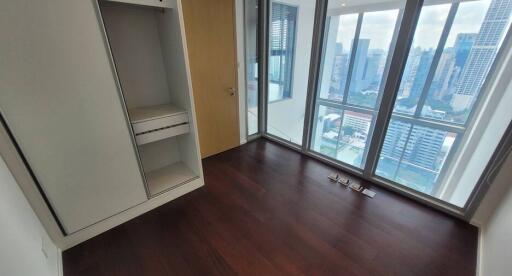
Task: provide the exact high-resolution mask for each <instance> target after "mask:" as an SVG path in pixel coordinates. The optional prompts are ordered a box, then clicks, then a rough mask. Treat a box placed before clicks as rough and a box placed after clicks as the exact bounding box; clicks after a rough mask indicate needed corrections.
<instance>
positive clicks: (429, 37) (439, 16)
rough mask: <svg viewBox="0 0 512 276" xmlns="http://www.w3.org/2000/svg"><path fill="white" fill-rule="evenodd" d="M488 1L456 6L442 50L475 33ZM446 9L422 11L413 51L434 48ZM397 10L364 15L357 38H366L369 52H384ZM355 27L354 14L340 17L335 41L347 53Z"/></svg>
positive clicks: (424, 8) (431, 8)
mask: <svg viewBox="0 0 512 276" xmlns="http://www.w3.org/2000/svg"><path fill="white" fill-rule="evenodd" d="M490 2H491V1H490V0H482V1H471V2H463V3H460V5H459V9H458V11H457V14H456V16H455V20H454V22H453V25H452V29H451V31H450V34H449V36H448V40H447V42H446V47H451V46H453V43H454V42H455V38H456V36H457V34H458V33H477V32H478V30H479V29H480V25H481V24H482V21H483V19H484V16H485V13H486V12H487V9H488V7H489V4H490ZM449 9H450V4H443V5H433V6H425V7H423V8H422V11H421V14H420V18H419V21H418V26H417V29H416V33H415V37H414V41H413V44H414V47H417V46H420V47H421V48H435V47H436V46H437V43H438V41H439V37H440V36H441V32H442V29H443V26H444V23H445V21H446V17H447V15H448V11H449ZM397 17H398V10H387V11H378V12H369V13H365V15H364V17H363V25H362V27H361V35H360V38H369V39H371V41H370V48H371V49H387V48H388V47H389V43H390V41H391V37H392V35H393V30H394V27H395V22H396V19H397ZM356 24H357V15H356V14H347V15H342V16H341V20H340V25H339V28H338V36H337V39H336V41H337V42H341V43H342V44H343V50H344V52H346V51H348V50H349V48H350V44H351V43H352V39H353V38H354V32H355V28H356Z"/></svg>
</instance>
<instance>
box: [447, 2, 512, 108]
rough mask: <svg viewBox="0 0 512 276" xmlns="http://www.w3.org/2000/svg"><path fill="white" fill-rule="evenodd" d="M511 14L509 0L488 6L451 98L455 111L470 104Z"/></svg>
mask: <svg viewBox="0 0 512 276" xmlns="http://www.w3.org/2000/svg"><path fill="white" fill-rule="evenodd" d="M511 11H512V0H493V1H492V2H491V4H490V5H489V9H488V10H487V13H486V14H485V17H484V21H483V23H482V26H481V27H480V31H479V32H478V35H477V36H476V38H475V42H474V44H473V47H471V50H470V51H469V56H468V58H467V62H466V65H465V66H464V69H463V70H462V73H461V77H460V80H459V82H458V85H457V89H456V91H455V93H454V96H453V99H452V103H451V105H452V108H453V109H454V110H455V111H461V110H464V109H468V108H470V107H471V105H472V104H473V102H474V100H475V98H476V95H477V94H478V92H479V91H480V88H481V87H482V84H483V82H484V80H485V78H486V76H487V73H488V72H489V69H490V67H491V64H492V62H493V60H494V57H495V56H496V52H497V50H498V47H499V44H500V42H501V39H502V36H503V32H504V31H505V29H506V27H507V24H508V20H509V17H510V13H511Z"/></svg>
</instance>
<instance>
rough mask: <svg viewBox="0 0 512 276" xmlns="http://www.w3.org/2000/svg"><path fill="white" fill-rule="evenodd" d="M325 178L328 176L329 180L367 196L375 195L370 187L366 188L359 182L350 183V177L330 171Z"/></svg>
mask: <svg viewBox="0 0 512 276" xmlns="http://www.w3.org/2000/svg"><path fill="white" fill-rule="evenodd" d="M327 178H329V180H330V181H331V182H334V183H339V184H341V185H343V186H345V187H349V188H350V189H352V190H354V191H356V192H361V193H362V194H363V195H365V196H367V197H369V198H373V197H374V196H375V195H376V193H375V192H374V191H372V190H370V189H366V188H365V187H363V186H362V185H361V184H357V183H350V179H348V178H346V177H342V176H340V175H339V174H337V173H331V174H330V175H329V176H328V177H327Z"/></svg>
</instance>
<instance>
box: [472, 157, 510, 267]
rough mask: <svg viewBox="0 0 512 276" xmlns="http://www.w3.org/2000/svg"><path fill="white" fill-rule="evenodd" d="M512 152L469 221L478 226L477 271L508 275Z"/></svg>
mask: <svg viewBox="0 0 512 276" xmlns="http://www.w3.org/2000/svg"><path fill="white" fill-rule="evenodd" d="M511 179H512V155H509V157H508V158H507V160H506V161H505V163H504V164H503V166H502V167H501V170H500V172H499V173H498V174H497V176H496V178H495V180H494V182H493V183H492V185H491V187H490V189H489V191H488V192H487V194H486V195H485V197H484V199H483V201H482V203H481V204H480V206H479V208H478V210H477V212H476V213H475V216H474V217H473V219H472V223H473V224H476V225H479V226H480V240H479V252H478V275H481V276H486V275H492V276H501V275H503V276H505V275H512V262H511V261H510V258H511V256H512V255H511V253H510V249H511V248H512V234H511V233H512V188H511V187H512V183H511V182H510V181H511Z"/></svg>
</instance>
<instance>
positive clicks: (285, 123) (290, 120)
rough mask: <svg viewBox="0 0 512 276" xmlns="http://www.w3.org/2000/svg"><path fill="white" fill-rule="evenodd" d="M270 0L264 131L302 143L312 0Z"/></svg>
mask: <svg viewBox="0 0 512 276" xmlns="http://www.w3.org/2000/svg"><path fill="white" fill-rule="evenodd" d="M295 3H296V4H293V5H289V4H283V3H281V2H279V3H278V2H271V3H270V17H269V18H270V22H269V34H268V39H269V51H268V52H269V56H268V63H269V64H268V102H267V104H268V106H267V107H268V108H267V110H268V112H267V132H268V133H270V134H272V135H274V136H277V137H279V138H282V139H284V140H287V141H290V142H292V143H295V144H299V145H300V144H302V134H303V128H304V115H305V107H306V96H307V87H308V76H309V62H310V59H311V44H312V38H313V23H314V17H315V3H316V1H315V0H305V1H296V2H295Z"/></svg>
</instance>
